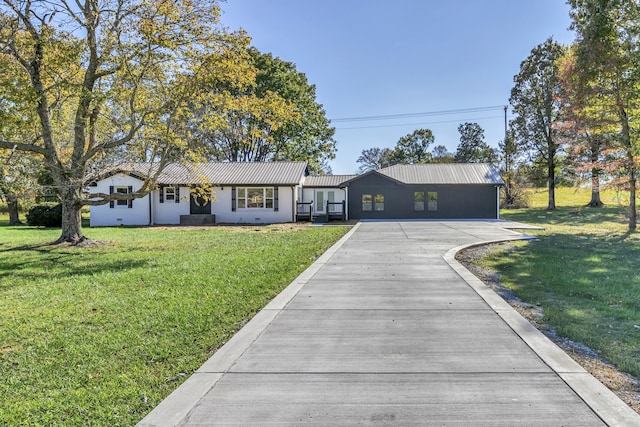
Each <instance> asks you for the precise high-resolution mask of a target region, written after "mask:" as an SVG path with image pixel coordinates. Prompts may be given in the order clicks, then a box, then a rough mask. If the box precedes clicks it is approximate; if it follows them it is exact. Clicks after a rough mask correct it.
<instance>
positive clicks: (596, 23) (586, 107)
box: [358, 0, 640, 229]
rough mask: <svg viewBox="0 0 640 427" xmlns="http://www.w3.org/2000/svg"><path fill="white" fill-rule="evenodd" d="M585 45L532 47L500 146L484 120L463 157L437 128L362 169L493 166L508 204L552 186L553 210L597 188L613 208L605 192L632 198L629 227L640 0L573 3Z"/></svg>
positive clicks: (379, 154) (638, 146)
mask: <svg viewBox="0 0 640 427" xmlns="http://www.w3.org/2000/svg"><path fill="white" fill-rule="evenodd" d="M569 4H570V6H571V10H570V15H571V20H572V24H571V28H572V29H573V30H574V31H575V34H576V39H575V41H574V42H573V43H572V44H571V45H570V46H563V45H560V44H559V43H557V42H555V41H554V40H553V39H552V38H549V39H547V40H546V41H545V42H544V43H541V44H540V45H538V46H536V47H535V48H533V49H532V51H531V53H530V54H529V56H528V57H527V58H526V59H525V60H524V61H522V63H521V64H520V70H519V72H518V74H517V75H516V76H515V77H514V86H513V88H512V90H511V96H510V99H509V103H510V105H511V111H512V113H513V119H512V120H511V121H510V122H509V124H508V130H507V132H506V135H505V138H504V140H503V141H500V142H499V143H498V149H497V150H496V149H493V148H491V147H489V146H488V145H487V144H486V143H485V141H484V135H483V130H482V128H481V127H480V126H479V125H478V124H477V123H464V124H461V125H460V126H459V127H458V131H459V132H460V144H459V145H458V148H457V150H456V152H455V153H449V152H447V149H446V148H445V147H444V146H442V145H438V146H435V147H433V148H431V146H433V145H434V144H435V141H434V138H433V134H432V132H431V131H430V130H429V129H420V130H417V131H415V132H414V133H412V134H410V135H407V136H405V137H402V138H401V139H400V140H399V141H398V142H397V143H396V145H395V147H394V148H371V149H366V150H363V151H362V155H361V156H360V157H359V159H358V163H359V164H360V171H366V170H370V169H377V168H380V167H384V166H388V165H392V164H398V163H405V164H410V163H428V162H492V163H496V164H498V165H499V167H500V171H501V173H502V176H503V178H504V179H505V183H506V185H505V188H504V192H503V196H504V202H505V204H506V205H517V204H518V203H519V197H520V195H521V194H522V192H521V188H522V187H523V186H529V185H545V186H546V187H547V188H548V190H549V192H548V193H549V198H548V204H547V208H548V209H550V210H553V209H556V200H555V187H556V186H557V185H561V184H576V183H581V184H582V183H585V182H588V183H590V185H591V189H592V190H591V200H589V202H588V203H587V206H590V207H601V206H603V203H602V200H601V198H600V189H601V188H603V187H615V188H616V189H618V190H622V191H627V192H628V193H629V197H628V200H629V214H628V216H629V221H628V224H629V229H635V228H636V223H637V210H636V186H637V175H638V168H639V165H640V163H639V162H640V126H638V123H639V122H640V97H639V96H638V94H639V93H640V92H639V88H640V3H639V2H638V1H637V0H615V1H602V0H569Z"/></svg>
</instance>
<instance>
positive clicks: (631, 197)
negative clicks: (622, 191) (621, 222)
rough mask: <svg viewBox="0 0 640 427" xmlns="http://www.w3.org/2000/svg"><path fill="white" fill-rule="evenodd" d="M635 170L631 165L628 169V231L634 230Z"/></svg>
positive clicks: (635, 214) (635, 216)
mask: <svg viewBox="0 0 640 427" xmlns="http://www.w3.org/2000/svg"><path fill="white" fill-rule="evenodd" d="M637 215H638V214H637V212H636V168H635V165H632V166H631V167H630V168H629V230H635V229H636V223H637Z"/></svg>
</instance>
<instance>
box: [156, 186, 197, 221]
mask: <svg viewBox="0 0 640 427" xmlns="http://www.w3.org/2000/svg"><path fill="white" fill-rule="evenodd" d="M160 191H163V190H161V189H158V190H155V191H153V193H152V197H153V223H154V224H160V225H162V224H180V215H189V187H180V198H179V202H178V203H176V202H175V200H165V201H164V203H160Z"/></svg>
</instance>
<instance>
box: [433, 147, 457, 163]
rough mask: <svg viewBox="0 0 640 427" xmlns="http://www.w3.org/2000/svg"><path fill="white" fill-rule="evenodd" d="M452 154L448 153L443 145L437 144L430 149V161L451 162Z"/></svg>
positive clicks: (452, 159) (452, 160)
mask: <svg viewBox="0 0 640 427" xmlns="http://www.w3.org/2000/svg"><path fill="white" fill-rule="evenodd" d="M453 156H454V155H453V153H450V152H449V151H448V150H447V147H445V146H444V145H437V146H435V147H433V150H431V162H432V163H453V162H454V158H453Z"/></svg>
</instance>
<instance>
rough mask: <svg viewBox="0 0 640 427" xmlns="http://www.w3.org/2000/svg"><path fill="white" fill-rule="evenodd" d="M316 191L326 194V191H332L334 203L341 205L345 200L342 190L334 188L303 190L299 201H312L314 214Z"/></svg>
mask: <svg viewBox="0 0 640 427" xmlns="http://www.w3.org/2000/svg"><path fill="white" fill-rule="evenodd" d="M316 191H323V192H325V193H326V192H328V191H333V192H334V199H333V201H334V203H342V202H344V201H345V200H346V192H345V189H344V188H335V187H327V188H304V189H303V190H302V200H300V201H301V202H305V203H308V202H311V201H313V202H314V203H313V208H314V212H316V206H315V204H316V203H315V202H316ZM325 203H326V199H325Z"/></svg>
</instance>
